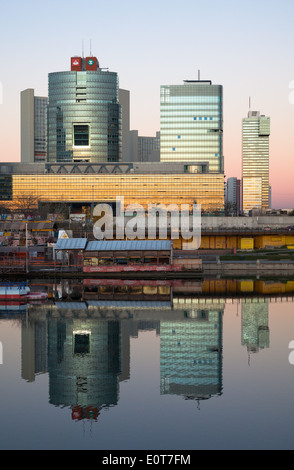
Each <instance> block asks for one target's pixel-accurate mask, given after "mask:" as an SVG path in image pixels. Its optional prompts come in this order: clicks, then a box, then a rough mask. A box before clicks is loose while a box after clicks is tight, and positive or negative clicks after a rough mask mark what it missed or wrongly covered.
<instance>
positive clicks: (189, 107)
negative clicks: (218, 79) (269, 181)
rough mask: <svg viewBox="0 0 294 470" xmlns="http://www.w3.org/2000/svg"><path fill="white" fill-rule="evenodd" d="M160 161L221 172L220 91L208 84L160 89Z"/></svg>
mask: <svg viewBox="0 0 294 470" xmlns="http://www.w3.org/2000/svg"><path fill="white" fill-rule="evenodd" d="M160 160H161V161H162V162H171V161H182V162H183V161H186V162H208V163H209V172H212V173H222V172H223V169H224V164H223V92H222V86H221V85H212V83H211V81H204V80H185V81H184V84H183V85H162V86H161V87H160Z"/></svg>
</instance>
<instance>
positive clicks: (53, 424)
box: [0, 281, 294, 450]
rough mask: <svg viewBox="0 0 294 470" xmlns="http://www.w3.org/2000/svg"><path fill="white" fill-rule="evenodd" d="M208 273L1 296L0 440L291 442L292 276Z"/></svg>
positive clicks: (111, 444)
mask: <svg viewBox="0 0 294 470" xmlns="http://www.w3.org/2000/svg"><path fill="white" fill-rule="evenodd" d="M209 282H210V284H206V287H205V288H203V285H201V283H200V285H199V282H198V283H197V282H196V283H190V284H188V283H186V284H185V286H181V285H177V284H175V285H173V286H171V284H170V283H162V285H159V286H158V285H157V286H155V285H152V284H151V283H149V285H148V282H146V283H145V285H143V286H142V285H140V283H137V284H135V285H134V283H127V284H126V283H125V284H124V285H123V286H121V285H120V286H117V285H114V286H113V285H110V281H107V282H105V283H104V285H100V286H97V285H95V282H94V281H93V283H92V285H91V287H90V288H89V285H88V286H87V288H86V289H85V288H84V287H81V285H79V286H78V287H77V286H74V288H73V286H71V285H70V283H68V284H66V283H65V285H62V286H60V285H55V284H54V283H52V284H50V285H49V286H48V285H46V286H42V285H39V286H36V288H37V289H40V290H44V289H46V290H47V291H48V292H49V294H50V299H49V300H48V301H47V302H45V303H43V304H38V303H35V304H33V303H31V304H24V305H22V306H19V305H14V306H9V307H8V306H7V305H1V310H0V312H1V313H0V341H1V350H0V351H1V354H0V359H1V361H0V362H1V363H0V397H1V400H0V416H1V424H2V426H1V431H0V447H1V449H7V450H11V449H31V450H37V449H81V450H83V449H97V450H111V449H113V450H136V449H143V450H148V449H150V450H156V449H165V450H174V449H178V450H198V449H201V450H210V449H216V450H217V449H225V450H227V449H229V450H233V449H242V450H247V449H260V450H262V449H283V450H285V449H293V448H294V443H293V431H292V430H293V425H294V405H293V403H294V359H293V358H292V350H293V351H294V346H293V348H292V349H291V347H289V344H290V342H291V341H293V340H294V300H293V298H294V296H293V289H294V288H293V286H294V284H293V281H292V284H291V282H290V283H285V282H284V283H277V282H272V283H266V284H264V285H261V284H260V283H259V284H256V282H259V281H256V282H255V281H252V282H251V281H244V283H243V287H242V285H241V284H240V283H239V284H238V282H239V281H230V283H231V284H230V286H231V287H230V288H228V287H226V288H225V289H224V288H223V284H221V281H214V283H213V285H211V281H209ZM250 282H251V285H250ZM234 283H235V284H234ZM233 284H234V285H235V287H232V285H233ZM130 286H131V287H130ZM207 286H208V287H207ZM226 286H228V284H227V281H226ZM220 291H225V292H220ZM269 293H270V295H269ZM293 354H294V352H293Z"/></svg>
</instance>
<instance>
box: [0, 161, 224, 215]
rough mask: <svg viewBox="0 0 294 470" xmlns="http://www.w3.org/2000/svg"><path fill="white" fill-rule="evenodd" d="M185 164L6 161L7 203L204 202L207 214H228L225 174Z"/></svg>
mask: <svg viewBox="0 0 294 470" xmlns="http://www.w3.org/2000/svg"><path fill="white" fill-rule="evenodd" d="M196 166H197V165H189V164H183V163H172V164H171V163H166V164H162V163H117V164H114V163H112V164H86V163H79V164H58V163H55V164H38V165H36V164H27V165H22V164H21V163H1V164H0V181H1V182H2V188H1V201H0V202H9V201H10V203H11V204H12V206H13V202H14V201H17V200H18V199H20V198H22V197H24V196H30V197H33V198H35V199H36V200H38V201H42V202H46V201H50V202H60V203H65V204H67V203H74V202H83V203H86V204H92V203H98V202H106V203H111V202H115V201H116V198H117V197H121V196H122V197H124V204H125V205H129V204H134V203H136V204H140V205H142V206H143V207H144V208H145V210H148V204H155V205H157V204H165V205H169V204H178V205H180V204H189V207H190V209H192V208H193V204H198V205H199V204H200V205H201V209H202V210H207V211H212V210H219V211H221V210H223V208H224V181H223V175H222V174H221V173H219V174H211V173H208V172H207V166H206V165H199V166H197V171H196V172H195V167H196Z"/></svg>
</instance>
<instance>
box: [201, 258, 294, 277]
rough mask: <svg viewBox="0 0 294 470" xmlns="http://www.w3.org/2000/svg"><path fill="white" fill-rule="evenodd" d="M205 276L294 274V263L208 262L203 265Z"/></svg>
mask: <svg viewBox="0 0 294 470" xmlns="http://www.w3.org/2000/svg"><path fill="white" fill-rule="evenodd" d="M202 273H203V274H228V275H234V274H236V275H240V274H244V275H248V274H253V275H255V276H256V275H259V274H281V275H286V274H291V275H292V274H294V261H290V260H289V261H288V260H284V261H266V260H256V261H220V260H218V261H216V262H211V261H206V262H203V264H202Z"/></svg>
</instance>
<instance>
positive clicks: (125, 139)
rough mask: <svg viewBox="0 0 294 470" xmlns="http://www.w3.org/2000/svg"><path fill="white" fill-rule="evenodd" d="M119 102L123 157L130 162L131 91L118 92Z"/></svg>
mask: <svg viewBox="0 0 294 470" xmlns="http://www.w3.org/2000/svg"><path fill="white" fill-rule="evenodd" d="M118 100H119V104H120V105H121V115H122V125H121V136H122V137H121V138H122V156H121V160H122V161H123V162H129V161H130V92H129V90H123V89H122V88H120V89H119V90H118Z"/></svg>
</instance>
